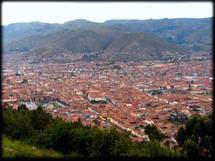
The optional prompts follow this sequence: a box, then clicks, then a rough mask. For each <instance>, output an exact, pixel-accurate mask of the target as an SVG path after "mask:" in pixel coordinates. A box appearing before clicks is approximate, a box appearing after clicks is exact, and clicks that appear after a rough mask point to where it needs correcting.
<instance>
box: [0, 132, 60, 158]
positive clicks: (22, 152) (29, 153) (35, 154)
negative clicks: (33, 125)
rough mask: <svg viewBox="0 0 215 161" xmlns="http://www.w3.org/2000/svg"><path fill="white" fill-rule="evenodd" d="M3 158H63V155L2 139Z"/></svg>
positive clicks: (6, 138)
mask: <svg viewBox="0 0 215 161" xmlns="http://www.w3.org/2000/svg"><path fill="white" fill-rule="evenodd" d="M2 157H3V158H63V155H62V154H60V153H59V152H56V151H54V150H47V149H40V148H36V147H34V146H31V145H28V144H25V143H23V142H21V141H16V140H11V139H9V138H8V137H6V136H3V137H2Z"/></svg>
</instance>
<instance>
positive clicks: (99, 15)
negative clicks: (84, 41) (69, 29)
mask: <svg viewBox="0 0 215 161" xmlns="http://www.w3.org/2000/svg"><path fill="white" fill-rule="evenodd" d="M212 16H213V4H212V2H3V3H2V24H3V25H8V24H10V23H16V22H35V21H39V22H47V23H64V22H67V21H71V20H75V19H86V20H89V21H94V22H104V21H106V20H110V19H141V20H143V19H151V18H152V19H160V18H205V17H212Z"/></svg>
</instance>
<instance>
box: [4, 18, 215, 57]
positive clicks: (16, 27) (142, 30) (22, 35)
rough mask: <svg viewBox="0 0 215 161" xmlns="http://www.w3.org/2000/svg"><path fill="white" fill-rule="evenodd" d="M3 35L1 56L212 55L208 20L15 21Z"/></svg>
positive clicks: (5, 27)
mask: <svg viewBox="0 0 215 161" xmlns="http://www.w3.org/2000/svg"><path fill="white" fill-rule="evenodd" d="M3 34H4V39H3V42H4V43H3V49H4V52H5V53H8V52H30V53H31V52H34V53H38V54H40V53H44V52H45V53H59V52H64V53H91V52H100V54H99V55H96V56H94V57H93V59H95V60H107V59H108V60H151V59H167V58H168V57H178V56H179V57H180V56H185V55H188V56H189V55H190V53H192V52H211V48H212V43H211V42H212V38H211V34H212V18H202V19H158V20H153V19H149V20H109V21H106V22H104V23H96V22H91V21H88V20H83V19H78V20H74V21H69V22H66V23H63V24H48V23H40V22H32V23H15V24H10V25H7V26H4V27H3Z"/></svg>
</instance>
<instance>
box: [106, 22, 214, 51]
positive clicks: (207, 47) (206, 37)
mask: <svg viewBox="0 0 215 161" xmlns="http://www.w3.org/2000/svg"><path fill="white" fill-rule="evenodd" d="M212 22H213V18H176V19H167V18H164V19H149V20H109V21H106V22H104V24H106V26H110V27H113V28H114V29H118V30H121V31H127V32H147V33H152V34H154V35H157V36H159V37H160V38H164V39H165V40H167V41H169V42H174V43H176V44H178V45H180V46H182V47H185V48H187V49H188V50H192V51H211V50H212Z"/></svg>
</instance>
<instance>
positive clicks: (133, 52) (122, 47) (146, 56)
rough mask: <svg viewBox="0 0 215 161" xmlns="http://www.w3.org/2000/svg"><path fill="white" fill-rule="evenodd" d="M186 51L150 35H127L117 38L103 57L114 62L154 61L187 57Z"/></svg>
mask: <svg viewBox="0 0 215 161" xmlns="http://www.w3.org/2000/svg"><path fill="white" fill-rule="evenodd" d="M185 54H186V50H184V49H183V48H181V47H178V46H177V45H175V44H171V43H169V42H167V41H165V40H162V39H161V38H159V37H157V36H154V35H152V34H148V33H126V34H123V35H121V36H118V37H117V38H115V39H114V40H113V41H112V42H111V44H110V45H109V46H108V48H106V49H105V50H104V53H103V54H102V55H101V56H102V58H105V59H113V60H123V61H126V60H134V61H138V60H153V59H162V58H164V59H165V58H167V57H169V58H170V57H176V56H179V55H181V56H182V55H185Z"/></svg>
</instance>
